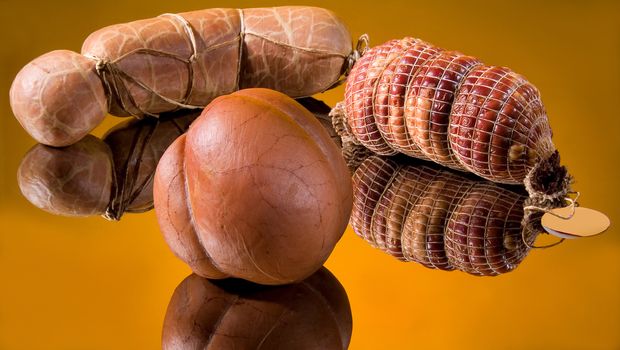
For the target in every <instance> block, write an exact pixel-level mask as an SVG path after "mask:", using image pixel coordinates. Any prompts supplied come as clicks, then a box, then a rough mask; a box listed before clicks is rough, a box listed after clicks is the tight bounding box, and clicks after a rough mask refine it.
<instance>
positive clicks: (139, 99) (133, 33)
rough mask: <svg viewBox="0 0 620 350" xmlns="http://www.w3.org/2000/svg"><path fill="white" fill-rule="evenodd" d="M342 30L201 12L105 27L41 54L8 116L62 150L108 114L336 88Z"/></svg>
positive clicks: (344, 52)
mask: <svg viewBox="0 0 620 350" xmlns="http://www.w3.org/2000/svg"><path fill="white" fill-rule="evenodd" d="M351 53H352V46H351V39H350V35H349V32H348V30H347V28H346V27H345V25H344V24H343V23H342V21H341V20H340V19H339V18H337V17H336V15H335V14H334V13H332V12H330V11H328V10H325V9H321V8H316V7H304V6H286V7H274V8H253V9H208V10H200V11H193V12H186V13H181V14H164V15H161V16H158V17H155V18H151V19H145V20H139V21H135V22H130V23H124V24H117V25H112V26H109V27H106V28H103V29H101V30H98V31H96V32H94V33H93V34H91V35H90V36H89V37H88V38H87V39H86V41H85V42H84V44H83V46H82V52H81V54H78V53H75V52H72V51H67V50H57V51H52V52H49V53H47V54H44V55H42V56H40V57H38V58H36V59H35V60H33V61H32V62H30V63H29V64H28V65H26V66H25V67H24V68H23V69H22V70H21V71H20V72H19V73H18V75H17V77H16V78H15V81H14V82H13V85H12V87H11V91H10V97H11V106H12V108H13V112H14V114H15V116H16V117H17V119H18V120H19V122H20V123H21V124H22V126H23V127H24V129H25V130H26V131H27V132H28V133H29V134H30V135H31V136H32V137H33V138H34V139H36V140H37V141H38V142H40V143H43V144H47V145H51V146H66V145H70V144H72V143H75V142H77V141H78V140H79V139H81V138H82V137H84V136H85V135H86V134H88V132H90V130H92V129H93V128H94V127H95V126H97V125H98V124H99V123H100V122H101V120H102V119H103V118H104V116H105V115H106V113H108V112H109V113H111V114H113V115H117V116H126V115H134V116H138V117H142V116H157V115H159V114H160V113H163V112H167V111H172V110H176V109H178V108H181V107H182V108H192V107H204V106H205V105H207V104H208V103H209V102H210V101H211V100H213V99H214V98H215V97H217V96H220V95H225V94H229V93H231V92H233V91H236V90H239V89H243V88H249V87H263V88H270V89H275V90H278V91H280V92H283V93H284V94H286V95H289V96H291V97H304V96H310V95H313V94H315V93H318V92H322V91H324V90H326V89H328V88H330V87H331V86H333V85H334V84H336V83H337V82H338V81H339V80H340V77H341V75H342V74H343V73H344V72H345V71H347V70H348V68H349V66H350V64H351V60H350V57H349V55H350V54H351Z"/></svg>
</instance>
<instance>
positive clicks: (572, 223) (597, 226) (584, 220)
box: [541, 206, 611, 239]
mask: <svg viewBox="0 0 620 350" xmlns="http://www.w3.org/2000/svg"><path fill="white" fill-rule="evenodd" d="M573 209H574V210H575V212H574V213H573ZM551 213H553V214H555V215H557V216H555V215H552V214H551ZM551 213H545V214H544V215H543V216H542V219H541V224H542V227H543V228H544V229H545V231H547V232H549V233H550V234H552V235H554V236H558V237H561V238H568V239H571V238H580V237H590V236H595V235H598V234H601V233H603V232H605V230H607V228H609V225H610V224H611V222H610V221H609V218H608V217H607V216H606V215H605V214H603V213H601V212H599V211H596V210H594V209H590V208H583V207H573V206H569V207H565V208H556V209H552V210H551ZM571 213H573V215H572V216H571ZM558 216H559V217H558Z"/></svg>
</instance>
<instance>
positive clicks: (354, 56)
mask: <svg viewBox="0 0 620 350" xmlns="http://www.w3.org/2000/svg"><path fill="white" fill-rule="evenodd" d="M369 41H370V39H369V38H368V34H362V35H360V37H359V38H358V39H357V44H356V45H355V49H353V51H351V53H350V54H349V55H348V56H346V58H345V61H344V64H343V66H342V72H341V76H340V77H339V78H338V80H336V81H335V82H334V83H333V84H331V85H330V86H328V87H327V88H326V89H325V90H323V91H321V92H325V91H327V90H331V89H333V88H336V87H338V86H340V85H342V84H344V83H345V82H346V81H347V77H348V76H349V73H350V72H351V69H353V66H354V65H355V62H357V61H358V60H359V59H360V57H362V56H363V55H364V54H365V53H366V51H367V50H368V45H369Z"/></svg>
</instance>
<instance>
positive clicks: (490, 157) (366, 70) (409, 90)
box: [333, 37, 567, 196]
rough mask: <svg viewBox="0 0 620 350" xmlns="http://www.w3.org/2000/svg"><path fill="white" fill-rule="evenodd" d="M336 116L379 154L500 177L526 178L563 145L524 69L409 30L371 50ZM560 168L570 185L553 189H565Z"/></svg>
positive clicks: (505, 180) (520, 181)
mask: <svg viewBox="0 0 620 350" xmlns="http://www.w3.org/2000/svg"><path fill="white" fill-rule="evenodd" d="M333 116H334V117H335V118H336V119H344V120H346V123H347V124H348V130H347V131H348V132H349V135H347V136H351V137H353V138H354V139H355V140H356V141H357V143H358V144H361V145H363V146H365V147H366V148H368V149H370V150H371V151H373V152H374V153H375V154H379V155H392V154H396V153H402V154H406V155H409V156H412V157H416V158H421V159H427V160H432V161H434V162H436V163H439V164H441V165H444V166H448V167H450V168H454V169H458V170H466V171H469V172H473V173H475V174H477V175H479V176H482V177H483V178H486V179H488V180H491V181H494V182H500V183H508V184H523V183H524V180H525V179H526V176H528V174H531V173H532V169H534V168H535V167H536V166H538V165H539V164H540V163H543V162H547V163H550V162H551V161H549V159H550V157H551V156H552V155H553V154H554V152H555V147H554V145H553V143H552V141H551V129H550V127H549V123H548V120H547V115H546V112H545V109H544V107H543V104H542V102H541V99H540V96H539V92H538V90H537V89H536V88H535V87H534V86H533V85H532V84H531V83H529V82H528V81H527V80H526V79H525V78H524V77H523V76H521V75H519V74H516V73H514V72H513V71H511V70H510V69H508V68H504V67H496V66H487V65H484V64H482V62H481V61H480V60H478V59H476V58H475V57H471V56H466V55H463V54H461V53H459V52H456V51H444V50H443V49H441V48H438V47H436V46H433V45H431V44H429V43H426V42H424V41H422V40H419V39H413V38H409V37H406V38H404V39H401V40H390V41H388V42H386V43H384V44H382V45H378V46H376V47H373V48H371V49H369V50H367V51H366V52H365V53H364V55H363V56H362V57H361V58H360V59H359V60H358V61H357V63H356V64H355V65H354V67H353V69H352V70H351V74H350V75H349V76H348V79H347V85H346V91H345V100H344V101H343V102H342V103H341V104H339V105H337V106H336V108H335V109H334V113H333ZM554 166H556V165H554ZM556 167H558V169H559V165H557V166H556ZM556 174H557V175H556V177H557V178H558V180H559V181H558V182H559V183H563V184H564V187H562V188H559V189H557V188H554V189H553V190H552V191H551V192H553V193H555V192H562V194H561V195H560V196H562V195H563V194H565V193H566V190H567V189H566V187H567V186H566V183H565V182H563V178H564V175H565V172H562V171H557V172H556ZM542 186H543V187H544V184H543V185H542ZM535 187H536V185H535ZM538 187H541V186H538Z"/></svg>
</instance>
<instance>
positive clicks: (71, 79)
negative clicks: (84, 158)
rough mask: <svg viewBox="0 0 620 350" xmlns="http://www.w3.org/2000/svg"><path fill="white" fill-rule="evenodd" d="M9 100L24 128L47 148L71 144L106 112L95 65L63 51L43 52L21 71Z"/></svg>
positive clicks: (93, 125)
mask: <svg viewBox="0 0 620 350" xmlns="http://www.w3.org/2000/svg"><path fill="white" fill-rule="evenodd" d="M10 101H11V108H12V109H13V113H14V114H15V117H16V118H17V120H18V121H19V123H20V124H21V125H22V127H23V128H24V130H26V131H27V132H28V133H29V134H30V136H32V137H33V138H34V139H35V140H37V142H39V143H42V144H44V145H49V146H68V145H71V144H74V143H76V142H77V141H78V140H80V139H81V138H82V137H84V136H86V135H87V134H88V133H89V132H90V131H91V130H92V129H94V128H95V126H97V125H99V123H101V121H103V118H104V117H105V115H106V113H107V112H108V109H107V106H106V105H107V100H106V96H105V92H104V90H103V85H101V80H100V79H99V77H98V76H97V73H96V72H95V62H94V61H93V60H90V59H88V58H86V57H84V56H82V55H80V54H77V53H75V52H71V51H67V50H57V51H52V52H49V53H46V54H44V55H42V56H39V57H38V58H36V59H35V60H33V61H32V62H30V63H28V64H27V65H26V66H25V67H24V68H22V69H21V70H20V71H19V73H17V76H16V77H15V80H14V81H13V84H12V85H11V90H10Z"/></svg>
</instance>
